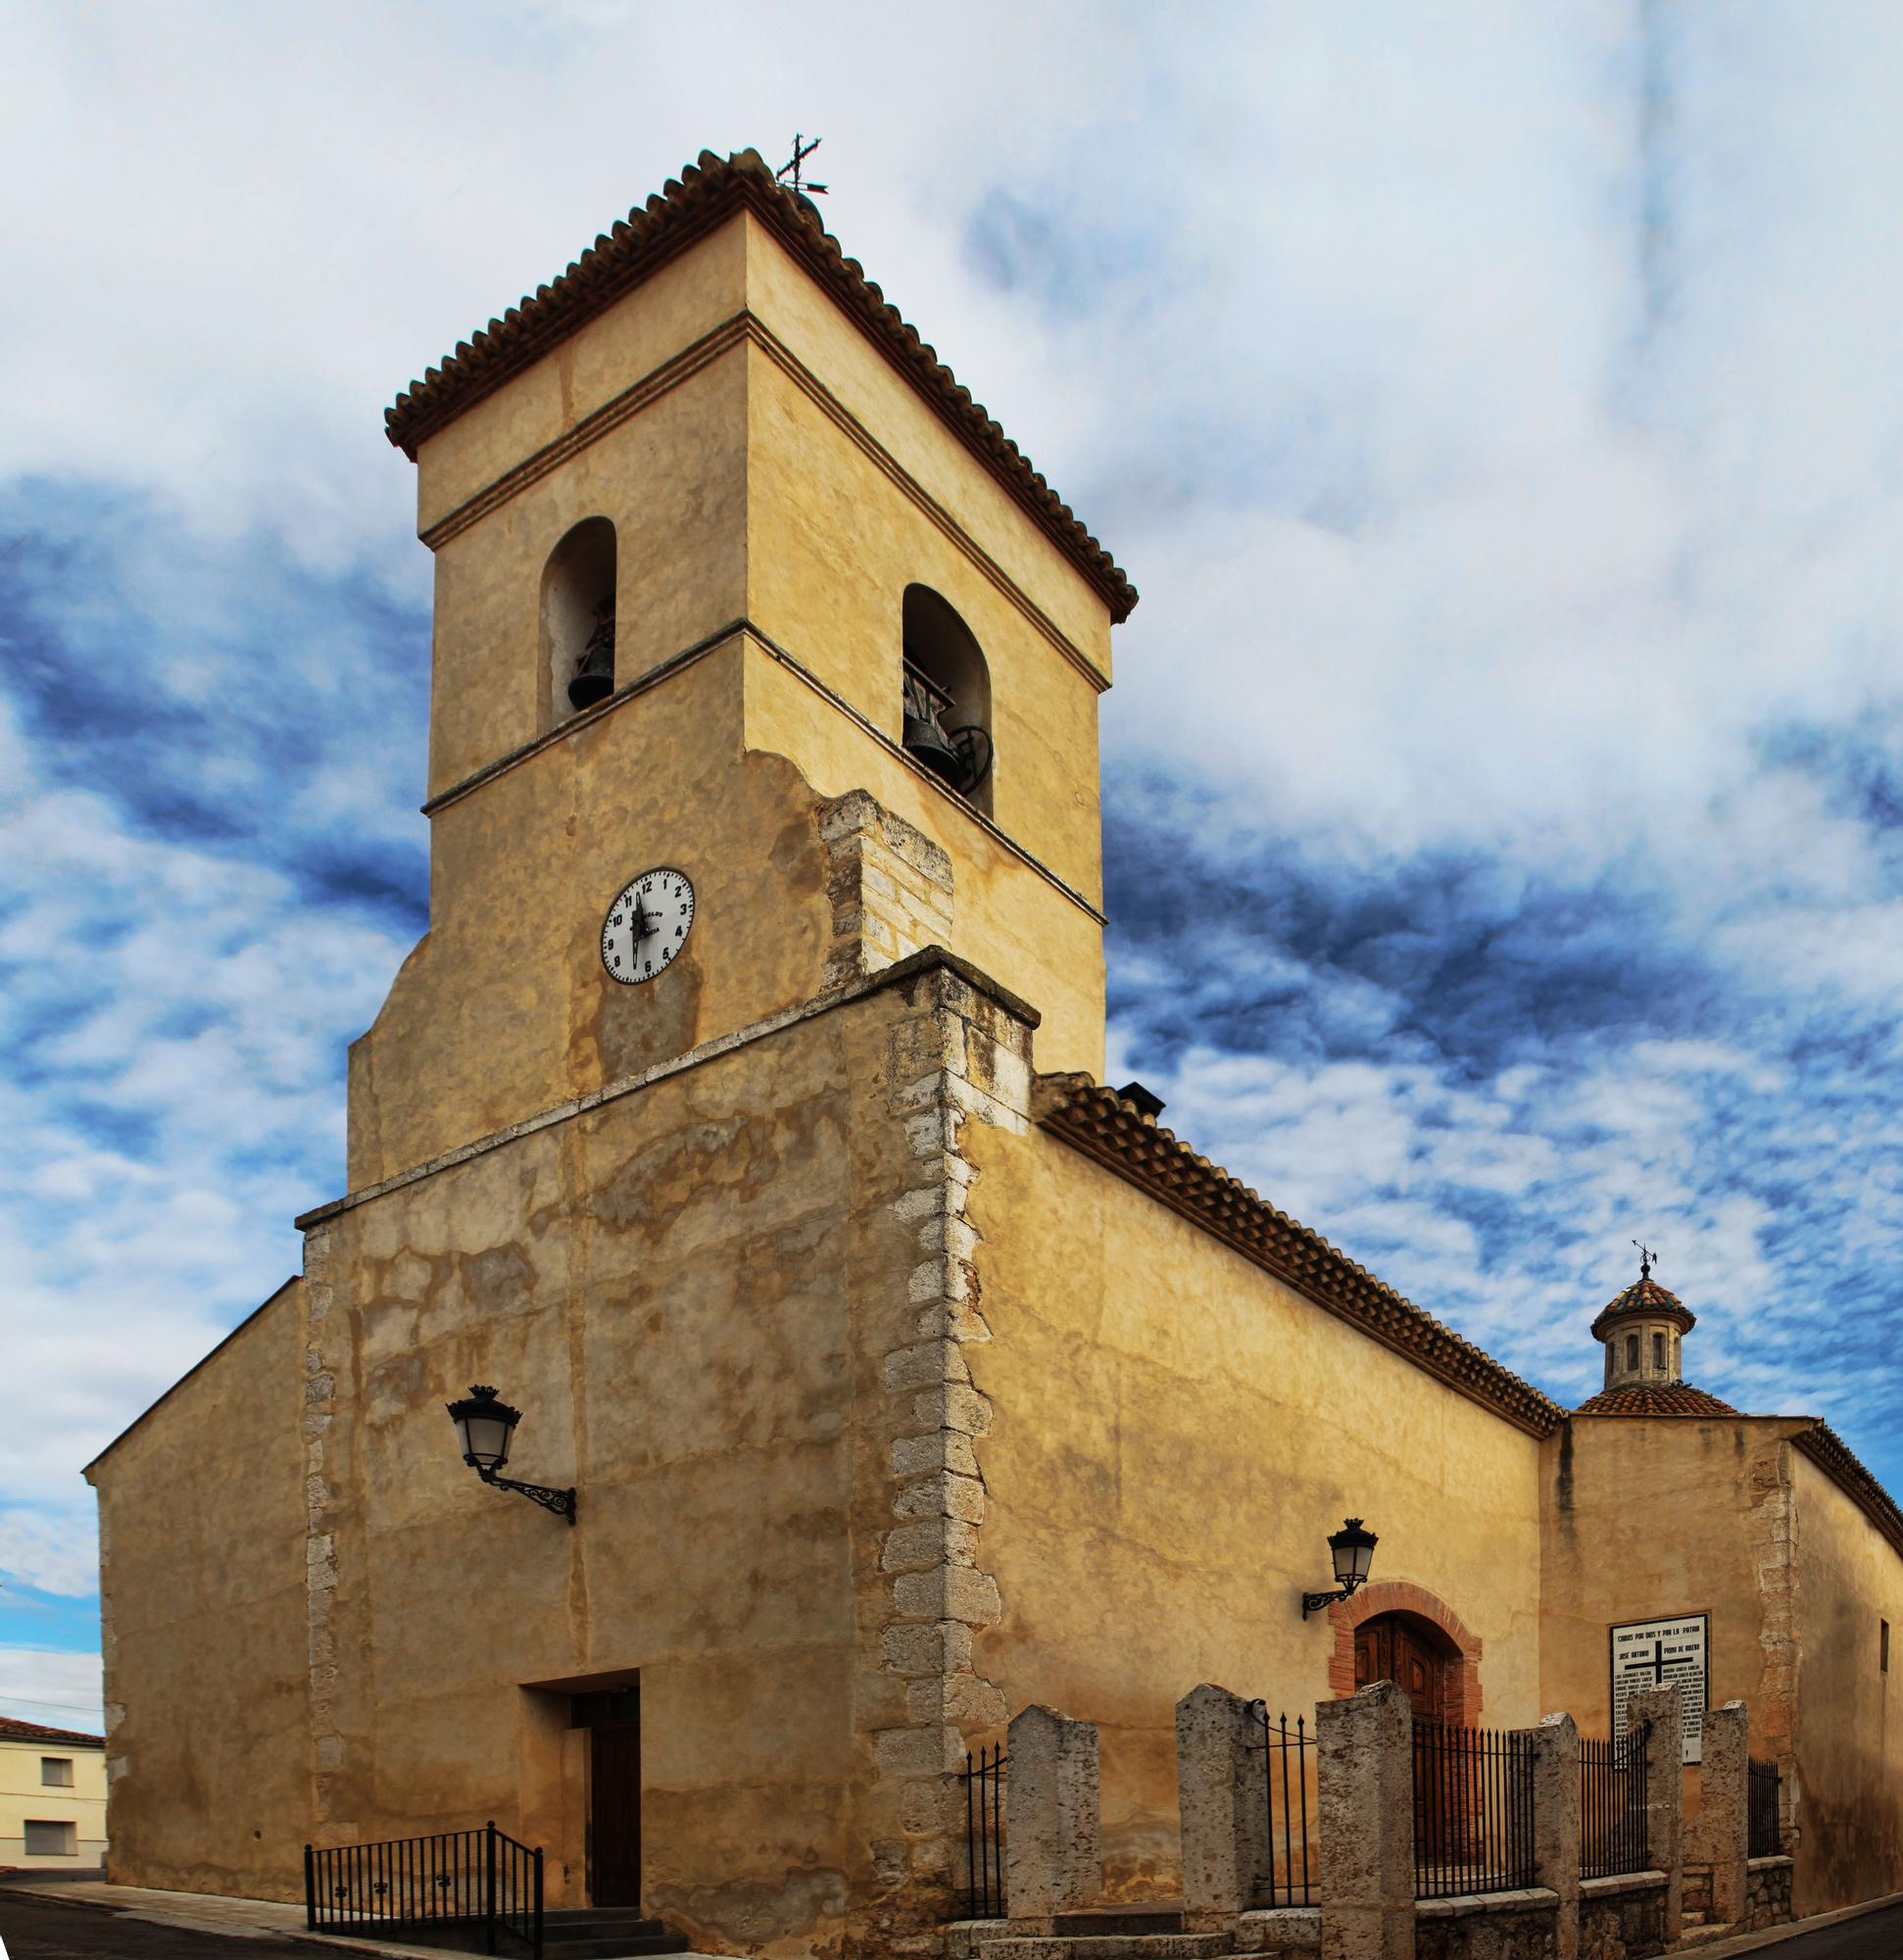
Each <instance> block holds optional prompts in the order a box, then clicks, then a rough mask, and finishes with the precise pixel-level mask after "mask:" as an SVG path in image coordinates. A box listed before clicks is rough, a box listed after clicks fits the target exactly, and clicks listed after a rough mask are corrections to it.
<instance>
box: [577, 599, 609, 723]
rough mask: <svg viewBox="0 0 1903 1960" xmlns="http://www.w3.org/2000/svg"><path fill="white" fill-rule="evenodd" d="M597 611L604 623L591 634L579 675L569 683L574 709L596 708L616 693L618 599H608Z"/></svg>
mask: <svg viewBox="0 0 1903 1960" xmlns="http://www.w3.org/2000/svg"><path fill="white" fill-rule="evenodd" d="M596 612H597V613H598V614H599V615H600V622H599V623H598V624H597V626H596V628H595V630H594V631H593V632H592V633H590V634H589V636H588V644H587V645H586V646H585V647H584V648H582V650H581V659H580V660H578V661H577V662H575V677H574V679H573V680H571V681H570V682H569V683H568V702H569V705H570V706H571V707H573V708H593V707H594V705H595V704H596V702H598V701H606V700H607V699H608V697H609V696H610V694H612V693H613V692H614V602H613V601H612V600H611V599H604V600H603V601H602V603H601V605H600V606H599V607H597V608H596Z"/></svg>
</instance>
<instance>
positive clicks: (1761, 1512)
mask: <svg viewBox="0 0 1903 1960" xmlns="http://www.w3.org/2000/svg"><path fill="white" fill-rule="evenodd" d="M1794 1426H1795V1425H1793V1424H1792V1423H1790V1422H1789V1421H1787V1420H1784V1419H1782V1418H1769V1417H1764V1418H1760V1417H1748V1416H1738V1417H1734V1418H1725V1419H1720V1418H1714V1419H1712V1420H1709V1421H1707V1420H1705V1419H1703V1418H1694V1417H1690V1416H1671V1417H1631V1416H1574V1417H1572V1418H1571V1419H1570V1420H1569V1421H1568V1422H1566V1423H1565V1424H1563V1425H1562V1426H1561V1428H1560V1429H1559V1431H1558V1433H1557V1434H1556V1435H1554V1436H1552V1437H1550V1438H1549V1439H1547V1441H1546V1443H1545V1444H1544V1445H1543V1446H1542V1460H1541V1471H1542V1484H1543V1495H1542V1503H1541V1513H1540V1537H1541V1560H1542V1571H1543V1587H1542V1602H1541V1603H1542V1608H1543V1610H1542V1612H1541V1615H1540V1624H1539V1698H1540V1702H1541V1705H1542V1706H1544V1707H1546V1708H1564V1709H1568V1710H1570V1711H1571V1712H1572V1714H1573V1715H1574V1716H1575V1718H1576V1719H1577V1720H1578V1722H1579V1725H1580V1731H1581V1733H1582V1734H1583V1735H1586V1736H1605V1735H1607V1734H1608V1733H1609V1732H1610V1724H1611V1720H1612V1710H1611V1700H1610V1696H1611V1686H1610V1667H1611V1634H1610V1631H1609V1630H1610V1629H1611V1628H1612V1627H1613V1626H1614V1625H1615V1624H1616V1623H1620V1622H1624V1621H1631V1620H1646V1619H1656V1618H1658V1617H1660V1616H1662V1615H1665V1614H1675V1613H1709V1614H1710V1615H1711V1679H1710V1682H1709V1702H1710V1705H1711V1706H1712V1707H1714V1708H1716V1707H1718V1706H1720V1705H1721V1704H1723V1703H1724V1702H1726V1701H1730V1700H1732V1699H1739V1700H1743V1701H1745V1702H1748V1703H1749V1704H1750V1711H1751V1746H1752V1749H1753V1752H1754V1753H1757V1754H1761V1755H1762V1754H1781V1753H1782V1752H1783V1751H1785V1750H1787V1749H1788V1747H1789V1739H1790V1734H1791V1705H1792V1694H1793V1691H1794V1687H1795V1674H1794V1670H1795V1664H1796V1647H1795V1627H1794V1623H1793V1620H1792V1613H1791V1600H1790V1568H1789V1562H1788V1546H1789V1544H1790V1516H1791V1491H1790V1482H1789V1466H1788V1460H1787V1452H1786V1450H1785V1447H1784V1442H1783V1439H1784V1437H1785V1436H1786V1435H1787V1434H1788V1432H1789V1431H1790V1430H1791V1428H1793V1427H1794ZM1685 1782H1686V1796H1687V1803H1688V1804H1692V1803H1695V1798H1696V1789H1697V1779H1696V1775H1695V1773H1693V1772H1691V1771H1687V1772H1686V1778H1685Z"/></svg>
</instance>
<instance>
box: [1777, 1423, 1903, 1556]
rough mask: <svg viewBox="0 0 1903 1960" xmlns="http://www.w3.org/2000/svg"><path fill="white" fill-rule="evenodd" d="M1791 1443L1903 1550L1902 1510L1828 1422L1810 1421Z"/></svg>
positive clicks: (1897, 1549)
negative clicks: (1806, 1427)
mask: <svg viewBox="0 0 1903 1960" xmlns="http://www.w3.org/2000/svg"><path fill="white" fill-rule="evenodd" d="M1791 1442H1792V1443H1793V1444H1795V1445H1796V1446H1797V1447H1798V1448H1799V1449H1801V1450H1802V1451H1803V1452H1804V1454H1805V1455H1806V1456H1808V1457H1809V1458H1810V1459H1811V1461H1812V1462H1814V1463H1815V1464H1817V1465H1818V1467H1819V1468H1820V1469H1822V1470H1823V1471H1824V1472H1825V1473H1826V1475H1828V1476H1829V1477H1830V1479H1831V1480H1832V1482H1834V1483H1835V1484H1836V1486H1837V1488H1838V1489H1839V1490H1841V1491H1842V1492H1843V1493H1844V1495H1846V1496H1847V1497H1849V1498H1850V1500H1851V1501H1852V1502H1853V1503H1854V1504H1856V1505H1857V1507H1858V1508H1859V1509H1860V1510H1861V1511H1862V1512H1863V1514H1864V1515H1865V1516H1866V1517H1867V1518H1868V1519H1869V1520H1870V1521H1871V1523H1872V1524H1874V1525H1875V1526H1876V1527H1877V1529H1878V1530H1879V1532H1880V1533H1881V1534H1882V1535H1883V1537H1884V1538H1885V1539H1887V1540H1888V1541H1889V1543H1890V1544H1891V1545H1892V1546H1893V1547H1894V1548H1895V1550H1896V1551H1897V1552H1899V1553H1903V1510H1899V1509H1898V1508H1897V1503H1896V1499H1895V1498H1894V1497H1892V1496H1891V1495H1890V1494H1889V1493H1888V1492H1887V1491H1886V1490H1884V1489H1883V1487H1882V1485H1880V1484H1879V1483H1878V1481H1877V1479H1876V1478H1875V1477H1874V1476H1873V1475H1872V1474H1871V1473H1870V1471H1868V1470H1866V1469H1865V1468H1864V1466H1863V1464H1862V1463H1860V1462H1859V1461H1858V1460H1857V1458H1856V1457H1855V1456H1854V1455H1853V1454H1852V1453H1851V1450H1850V1446H1849V1445H1848V1444H1846V1443H1845V1442H1844V1440H1843V1438H1842V1437H1840V1436H1839V1435H1838V1434H1837V1433H1836V1431H1835V1430H1833V1429H1832V1428H1831V1427H1830V1424H1829V1423H1828V1422H1814V1423H1813V1424H1812V1425H1811V1426H1810V1428H1809V1429H1805V1430H1800V1431H1798V1433H1797V1434H1796V1435H1795V1436H1793V1437H1792V1438H1791Z"/></svg>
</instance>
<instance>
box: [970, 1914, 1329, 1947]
mask: <svg viewBox="0 0 1903 1960" xmlns="http://www.w3.org/2000/svg"><path fill="white" fill-rule="evenodd" d="M1255 1917H1257V1915H1253V1914H1244V1921H1247V1920H1248V1919H1251V1918H1255ZM1304 1917H1305V1915H1304ZM1048 1924H1049V1925H1050V1927H1051V1929H1052V1930H1051V1932H1049V1933H1048V1934H1046V1933H1043V1932H1039V1933H1037V1934H1012V1933H1006V1934H1001V1935H995V1936H989V1937H987V1936H984V1935H979V1936H977V1937H976V1938H975V1939H974V1940H973V1942H972V1948H971V1951H972V1955H973V1960H1229V1957H1230V1956H1232V1955H1236V1954H1238V1953H1239V1952H1243V1953H1246V1954H1248V1955H1249V1956H1250V1960H1256V1956H1259V1955H1260V1954H1261V1953H1262V1952H1264V1951H1265V1950H1266V1951H1269V1952H1275V1951H1285V1950H1305V1951H1313V1949H1314V1947H1315V1945H1316V1944H1317V1943H1318V1941H1317V1940H1316V1939H1315V1938H1314V1937H1312V1936H1311V1937H1309V1938H1301V1937H1299V1936H1296V1937H1295V1938H1294V1939H1293V1940H1291V1941H1290V1942H1289V1943H1288V1945H1287V1946H1285V1944H1284V1941H1283V1940H1282V1939H1276V1940H1275V1941H1273V1943H1271V1944H1269V1945H1267V1946H1266V1948H1265V1946H1264V1945H1263V1944H1262V1943H1261V1942H1260V1940H1256V1941H1245V1940H1240V1939H1239V1938H1238V1936H1237V1934H1236V1933H1234V1932H1229V1933H1186V1932H1185V1931H1184V1930H1183V1912H1182V1909H1181V1908H1180V1907H1177V1906H1140V1905H1133V1906H1109V1907H1099V1908H1098V1909H1095V1910H1092V1911H1086V1912H1066V1913H1060V1914H1059V1915H1058V1916H1057V1917H1056V1918H1055V1919H1054V1920H1052V1921H1049V1922H1048Z"/></svg>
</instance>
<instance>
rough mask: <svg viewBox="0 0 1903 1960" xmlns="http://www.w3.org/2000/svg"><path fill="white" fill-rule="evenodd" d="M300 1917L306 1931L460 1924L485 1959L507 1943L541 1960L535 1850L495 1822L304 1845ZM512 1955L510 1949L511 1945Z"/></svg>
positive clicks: (429, 1928) (539, 1890)
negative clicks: (370, 1840)
mask: <svg viewBox="0 0 1903 1960" xmlns="http://www.w3.org/2000/svg"><path fill="white" fill-rule="evenodd" d="M304 1917H305V1924H306V1925H307V1926H308V1927H309V1928H310V1929H311V1931H312V1932H314V1933H365V1932H385V1933H387V1932H391V1931H393V1930H395V1929H397V1928H399V1927H405V1928H414V1929H419V1930H422V1931H424V1932H431V1931H439V1930H442V1929H445V1928H449V1927H459V1928H461V1929H462V1930H464V1932H465V1933H466V1934H468V1935H469V1936H480V1937H481V1938H482V1941H483V1947H482V1950H483V1951H484V1952H485V1953H495V1952H499V1951H501V1950H503V1949H502V1948H501V1947H500V1946H499V1945H498V1943H497V1942H498V1941H499V1940H500V1939H502V1938H505V1937H508V1938H511V1939H513V1940H516V1941H519V1942H520V1944H521V1945H522V1946H524V1947H526V1948H527V1949H528V1952H529V1953H530V1954H531V1955H532V1956H533V1960H542V1852H541V1849H540V1847H539V1846H538V1847H537V1848H536V1849H534V1850H531V1849H530V1848H529V1847H528V1846H527V1845H526V1844H518V1843H516V1841H515V1840H514V1838H511V1837H509V1836H508V1835H507V1834H506V1833H505V1832H501V1831H498V1830H497V1829H496V1827H495V1825H494V1824H493V1823H492V1824H487V1825H484V1826H483V1828H482V1829H481V1830H480V1831H444V1832H439V1833H438V1834H437V1835H436V1836H435V1837H433V1838H390V1839H388V1840H386V1841H384V1842H382V1843H377V1844H330V1845H325V1846H323V1847H321V1848H319V1847H318V1846H317V1845H315V1844H307V1845H305V1847H304ZM510 1950H514V1949H513V1948H511V1949H510Z"/></svg>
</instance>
